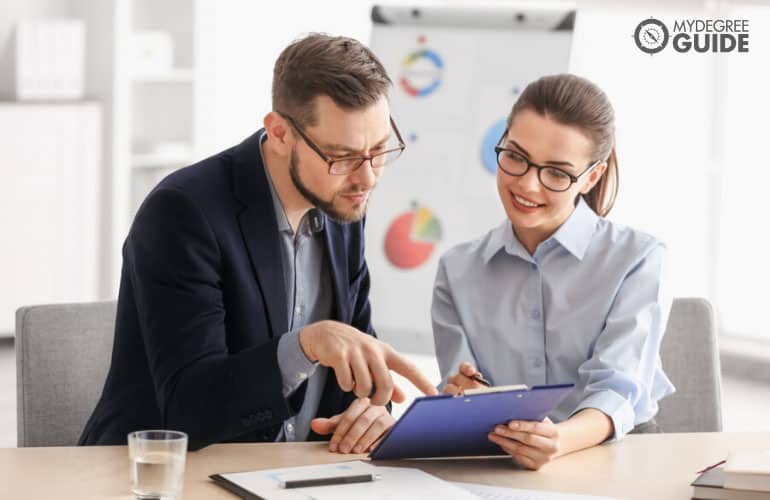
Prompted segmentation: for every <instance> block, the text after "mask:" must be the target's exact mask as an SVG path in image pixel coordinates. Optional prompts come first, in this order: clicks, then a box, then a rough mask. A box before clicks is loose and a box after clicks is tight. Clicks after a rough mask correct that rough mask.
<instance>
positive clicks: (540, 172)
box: [495, 129, 602, 193]
mask: <svg viewBox="0 0 770 500" xmlns="http://www.w3.org/2000/svg"><path fill="white" fill-rule="evenodd" d="M506 135H508V129H505V132H503V135H502V136H501V137H500V140H499V141H497V146H495V153H496V155H497V166H498V167H499V168H500V170H502V171H503V172H505V173H506V174H508V175H512V176H513V177H524V176H525V175H527V172H529V169H531V168H533V167H534V168H536V169H537V180H538V181H540V184H542V186H543V187H544V188H546V189H547V190H549V191H553V192H554V193H563V192H564V191H568V190H569V188H571V187H572V185H573V184H576V183H577V182H578V181H579V180H580V179H581V178H582V177H583V176H584V175H585V174H587V173H588V172H590V171H591V170H592V169H593V168H594V167H596V166H597V165H598V164H600V163H601V162H602V160H596V161H595V162H593V163H591V164H590V165H588V167H586V169H585V170H583V171H582V172H580V173H579V174H578V175H576V176H575V175H572V174H571V173H569V172H567V171H566V170H562V169H561V168H559V167H554V166H551V165H538V164H537V163H534V162H531V161H529V158H527V157H526V156H524V155H523V154H521V153H520V152H518V151H515V150H513V149H508V148H504V147H502V146H500V143H501V142H503V139H505V136H506ZM502 152H508V153H513V154H515V155H516V156H519V157H521V159H522V160H523V161H524V163H526V164H527V169H526V170H524V172H522V173H520V174H512V173H511V172H509V171H507V170H506V169H505V168H503V166H502V164H501V163H500V153H502ZM546 168H548V169H553V170H556V171H557V172H559V173H562V174H564V175H566V176H567V177H568V178H569V180H570V183H569V186H567V187H566V188H564V189H553V188H551V187H548V186H547V185H546V184H545V182H543V177H542V175H543V169H546Z"/></svg>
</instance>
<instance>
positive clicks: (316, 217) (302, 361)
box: [260, 134, 333, 441]
mask: <svg viewBox="0 0 770 500" xmlns="http://www.w3.org/2000/svg"><path fill="white" fill-rule="evenodd" d="M266 138H267V134H263V135H262V137H261V138H260V147H261V143H262V141H264V140H265V139H266ZM264 157H265V155H264V154H263V155H262V158H264ZM265 174H266V176H267V179H268V181H269V182H268V184H269V185H270V193H271V195H272V197H273V208H274V210H275V216H276V221H277V223H278V234H279V236H280V243H281V261H282V264H283V277H284V283H285V285H286V288H285V289H286V304H287V312H288V325H289V331H288V332H287V333H284V334H283V335H282V336H281V339H280V340H279V341H278V353H277V356H278V366H279V367H280V369H281V377H282V379H283V394H284V396H285V397H287V398H288V397H289V396H290V395H291V394H292V393H293V392H294V391H296V390H297V388H298V387H299V386H300V385H301V384H302V383H303V382H304V381H305V380H306V379H307V381H308V385H307V388H306V390H305V397H304V401H303V403H302V408H301V409H300V411H299V413H297V414H296V415H295V416H293V417H291V418H289V419H287V420H285V421H284V423H283V427H282V429H281V432H279V433H278V437H277V439H276V441H304V440H306V439H307V437H308V435H309V433H310V421H311V420H312V419H313V418H314V417H315V415H316V413H317V411H318V405H319V403H320V400H321V395H322V393H323V389H324V385H325V383H326V376H327V371H328V369H327V368H325V367H322V366H319V365H318V363H313V362H311V361H310V360H308V359H307V356H305V353H304V351H303V350H302V347H301V346H300V343H299V331H300V330H301V329H302V328H303V327H305V326H306V325H309V324H311V323H314V322H316V321H321V320H324V319H329V318H331V314H332V306H333V304H332V284H331V275H330V274H329V264H328V258H327V255H326V244H325V239H324V234H323V231H324V216H323V214H322V213H321V212H320V211H319V210H318V209H311V210H309V211H308V212H307V213H306V214H305V215H304V216H303V217H302V220H301V221H300V223H299V227H298V228H297V230H296V232H295V231H294V230H292V227H291V225H290V224H289V220H288V218H287V217H286V212H285V211H284V210H283V206H282V205H281V201H280V199H279V197H278V194H277V193H276V191H275V187H274V186H273V181H272V179H271V178H270V173H269V172H268V171H267V168H265Z"/></svg>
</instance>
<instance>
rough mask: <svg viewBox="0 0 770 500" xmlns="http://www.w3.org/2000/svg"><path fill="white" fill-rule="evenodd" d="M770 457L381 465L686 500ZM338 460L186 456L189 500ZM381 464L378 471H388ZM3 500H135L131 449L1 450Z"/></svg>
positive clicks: (304, 447) (281, 450)
mask: <svg viewBox="0 0 770 500" xmlns="http://www.w3.org/2000/svg"><path fill="white" fill-rule="evenodd" d="M759 449H770V432H761V433H700V434H642V435H631V436H627V437H626V438H625V440H623V441H622V442H620V443H615V444H611V445H604V446H597V447H595V448H591V449H589V450H585V451H581V452H578V453H574V454H572V455H568V456H566V457H562V458H560V459H558V460H556V461H555V462H553V463H552V464H549V465H547V466H546V467H544V468H543V469H541V470H540V471H537V472H532V471H524V470H515V469H513V468H512V467H511V462H510V460H508V459H505V458H503V459H461V460H417V461H411V460H410V461H400V462H382V465H399V466H416V467H419V468H421V469H423V470H425V471H427V472H430V473H432V474H435V475H437V476H439V477H441V478H443V479H447V480H456V481H467V482H476V483H484V484H491V485H498V486H509V487H513V488H530V489H542V490H552V491H562V492H572V493H584V494H594V495H607V496H616V497H621V498H629V499H639V500H651V499H652V500H685V499H689V498H690V496H691V494H692V488H691V487H690V486H689V484H690V482H691V481H692V480H693V478H694V477H695V471H697V470H699V469H701V468H703V467H706V466H707V465H710V464H712V463H715V462H717V461H719V460H722V459H723V458H725V457H726V455H727V452H728V450H733V451H736V450H759ZM363 456H364V455H338V454H333V453H329V452H327V451H326V445H325V444H323V443H290V444H284V443H263V444H222V445H214V446H210V447H208V448H206V449H204V450H201V451H197V452H191V453H188V455H187V467H186V470H185V486H184V499H185V500H193V499H216V498H222V499H228V498H235V497H234V496H233V495H230V494H229V493H227V492H226V491H224V490H223V489H221V488H220V487H218V486H216V485H215V484H213V483H211V482H210V481H209V479H208V476H209V474H214V473H217V472H236V471H246V470H256V469H265V468H273V467H288V466H293V465H306V464H313V463H323V462H336V461H343V460H351V459H359V458H363ZM379 463H380V462H378V464H379ZM0 497H2V498H13V499H21V498H36V499H37V498H78V499H87V498H88V499H90V498H104V499H110V498H112V499H125V500H128V499H130V498H132V497H131V495H130V491H129V489H128V452H127V450H126V447H125V446H105V447H85V448H19V449H16V448H3V449H0Z"/></svg>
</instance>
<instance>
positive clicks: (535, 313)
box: [532, 309, 540, 319]
mask: <svg viewBox="0 0 770 500" xmlns="http://www.w3.org/2000/svg"><path fill="white" fill-rule="evenodd" d="M532 319H540V311H538V310H537V309H535V310H534V311H532Z"/></svg>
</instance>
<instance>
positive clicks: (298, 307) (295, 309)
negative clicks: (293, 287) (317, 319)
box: [294, 306, 302, 314]
mask: <svg viewBox="0 0 770 500" xmlns="http://www.w3.org/2000/svg"><path fill="white" fill-rule="evenodd" d="M301 312H302V306H297V307H295V308H294V313H295V314H299V313H301Z"/></svg>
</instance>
